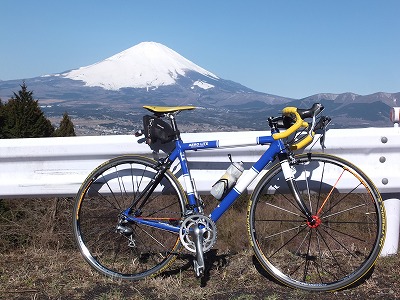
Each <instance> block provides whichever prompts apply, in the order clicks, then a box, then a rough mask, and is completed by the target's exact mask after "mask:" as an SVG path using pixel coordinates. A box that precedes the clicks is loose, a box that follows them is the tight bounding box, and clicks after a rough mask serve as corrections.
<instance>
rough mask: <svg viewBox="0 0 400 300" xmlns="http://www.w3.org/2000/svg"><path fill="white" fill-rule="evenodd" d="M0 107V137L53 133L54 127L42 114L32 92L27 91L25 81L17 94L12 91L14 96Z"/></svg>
mask: <svg viewBox="0 0 400 300" xmlns="http://www.w3.org/2000/svg"><path fill="white" fill-rule="evenodd" d="M0 109H1V113H0V116H1V117H2V121H3V124H0V125H2V126H1V128H2V130H1V137H2V138H37V137H49V136H52V134H53V133H54V127H53V126H52V125H51V122H50V121H49V120H48V119H47V118H46V117H45V116H44V114H43V112H42V110H41V109H40V107H39V105H38V101H37V100H34V99H33V92H32V91H28V89H27V86H26V84H25V82H23V84H22V85H21V90H19V91H18V94H17V93H15V92H14V96H13V97H12V98H11V99H10V100H9V101H8V102H7V103H6V104H4V105H1V106H0Z"/></svg>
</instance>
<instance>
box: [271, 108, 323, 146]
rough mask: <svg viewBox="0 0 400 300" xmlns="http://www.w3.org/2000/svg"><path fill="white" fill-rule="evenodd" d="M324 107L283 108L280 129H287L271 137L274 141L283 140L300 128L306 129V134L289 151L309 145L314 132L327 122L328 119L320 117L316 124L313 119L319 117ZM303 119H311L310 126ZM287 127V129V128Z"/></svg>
mask: <svg viewBox="0 0 400 300" xmlns="http://www.w3.org/2000/svg"><path fill="white" fill-rule="evenodd" d="M323 109H324V106H323V105H322V104H320V103H314V105H313V106H312V107H311V108H310V109H299V108H297V107H285V108H284V109H283V110H282V118H281V119H280V121H282V122H283V125H282V124H281V126H280V127H284V128H287V130H286V131H283V132H279V133H275V134H273V135H272V137H273V138H274V139H275V140H278V139H284V138H287V137H289V136H290V135H292V134H293V133H295V132H296V131H297V130H299V129H300V128H304V129H307V128H308V129H307V134H306V135H305V136H303V137H301V138H300V140H299V141H298V142H297V143H295V144H292V145H290V149H291V150H297V149H301V148H304V147H306V146H307V145H308V144H310V143H311V142H312V141H313V139H314V135H315V131H317V130H318V129H321V128H323V127H325V126H326V125H327V124H328V123H329V122H330V118H327V117H321V118H320V119H319V120H318V122H317V123H316V121H315V118H316V116H317V115H319V114H320V113H321V112H322V110H323ZM285 118H286V119H287V118H289V121H287V120H285ZM304 118H312V122H311V125H310V124H309V123H308V122H306V121H304V120H303V119H304ZM288 126H289V127H288Z"/></svg>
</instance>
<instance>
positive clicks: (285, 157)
mask: <svg viewBox="0 0 400 300" xmlns="http://www.w3.org/2000/svg"><path fill="white" fill-rule="evenodd" d="M278 158H279V161H280V164H281V167H282V172H283V175H284V177H285V180H286V183H287V185H288V187H289V190H290V192H291V193H292V195H293V197H294V199H295V200H296V203H297V205H298V207H299V209H300V211H301V212H302V213H303V214H304V215H305V216H306V218H307V223H308V224H310V225H313V224H314V223H315V222H316V221H317V220H316V219H315V218H314V216H313V215H312V214H311V212H310V209H309V208H308V207H307V205H306V204H305V203H304V200H303V197H301V194H300V191H299V189H298V187H297V184H296V181H295V180H294V175H295V174H294V171H293V170H292V168H291V167H290V162H293V161H295V158H294V157H293V156H292V154H288V153H280V154H279V155H278ZM289 161H290V162H289Z"/></svg>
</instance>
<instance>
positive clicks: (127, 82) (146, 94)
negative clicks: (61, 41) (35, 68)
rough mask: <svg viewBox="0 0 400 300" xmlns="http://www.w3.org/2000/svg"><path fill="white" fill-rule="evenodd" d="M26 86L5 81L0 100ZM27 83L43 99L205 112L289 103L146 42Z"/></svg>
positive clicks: (157, 44)
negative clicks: (183, 106) (200, 108)
mask: <svg viewBox="0 0 400 300" xmlns="http://www.w3.org/2000/svg"><path fill="white" fill-rule="evenodd" d="M21 82H22V79H20V80H9V81H3V82H0V98H6V99H7V97H11V96H12V95H13V92H14V91H17V90H19V85H20V84H21ZM25 82H26V84H27V86H28V88H30V89H31V90H33V91H34V93H35V96H36V97H37V98H39V99H57V100H62V101H71V100H74V101H96V103H99V102H104V103H106V102H108V103H116V102H121V101H123V102H127V103H131V104H132V105H137V104H138V103H139V102H140V101H142V99H144V98H146V99H150V100H149V103H150V104H154V105H157V104H164V105H180V104H189V103H190V104H194V105H197V106H205V107H223V106H226V105H242V104H246V103H249V102H260V103H264V104H265V103H267V104H277V103H281V102H284V101H287V100H286V99H285V98H283V97H280V96H275V95H270V94H266V93H260V92H256V91H254V90H252V89H249V88H247V87H245V86H243V85H241V84H239V83H236V82H233V81H230V80H226V79H223V78H220V77H219V76H217V75H215V74H214V73H212V72H210V71H207V70H205V69H204V68H202V67H200V66H198V65H196V64H195V63H193V62H191V61H190V60H188V59H186V58H185V57H183V56H182V55H180V54H178V53H177V52H175V51H174V50H172V49H170V48H168V47H167V46H164V45H162V44H159V43H156V42H143V43H140V44H138V45H136V46H133V47H131V48H129V49H127V50H125V51H122V52H120V53H118V54H115V55H113V56H111V57H109V58H105V59H104V60H102V61H99V62H97V63H95V64H92V65H88V66H84V67H81V68H78V69H74V70H69V71H64V72H61V73H58V74H49V75H43V76H40V77H35V78H29V79H25Z"/></svg>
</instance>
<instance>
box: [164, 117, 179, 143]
mask: <svg viewBox="0 0 400 300" xmlns="http://www.w3.org/2000/svg"><path fill="white" fill-rule="evenodd" d="M165 115H166V117H167V118H168V119H169V120H170V121H171V125H172V130H173V131H174V133H175V140H180V139H181V133H180V132H179V130H178V124H177V122H176V118H175V114H174V113H168V114H165Z"/></svg>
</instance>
